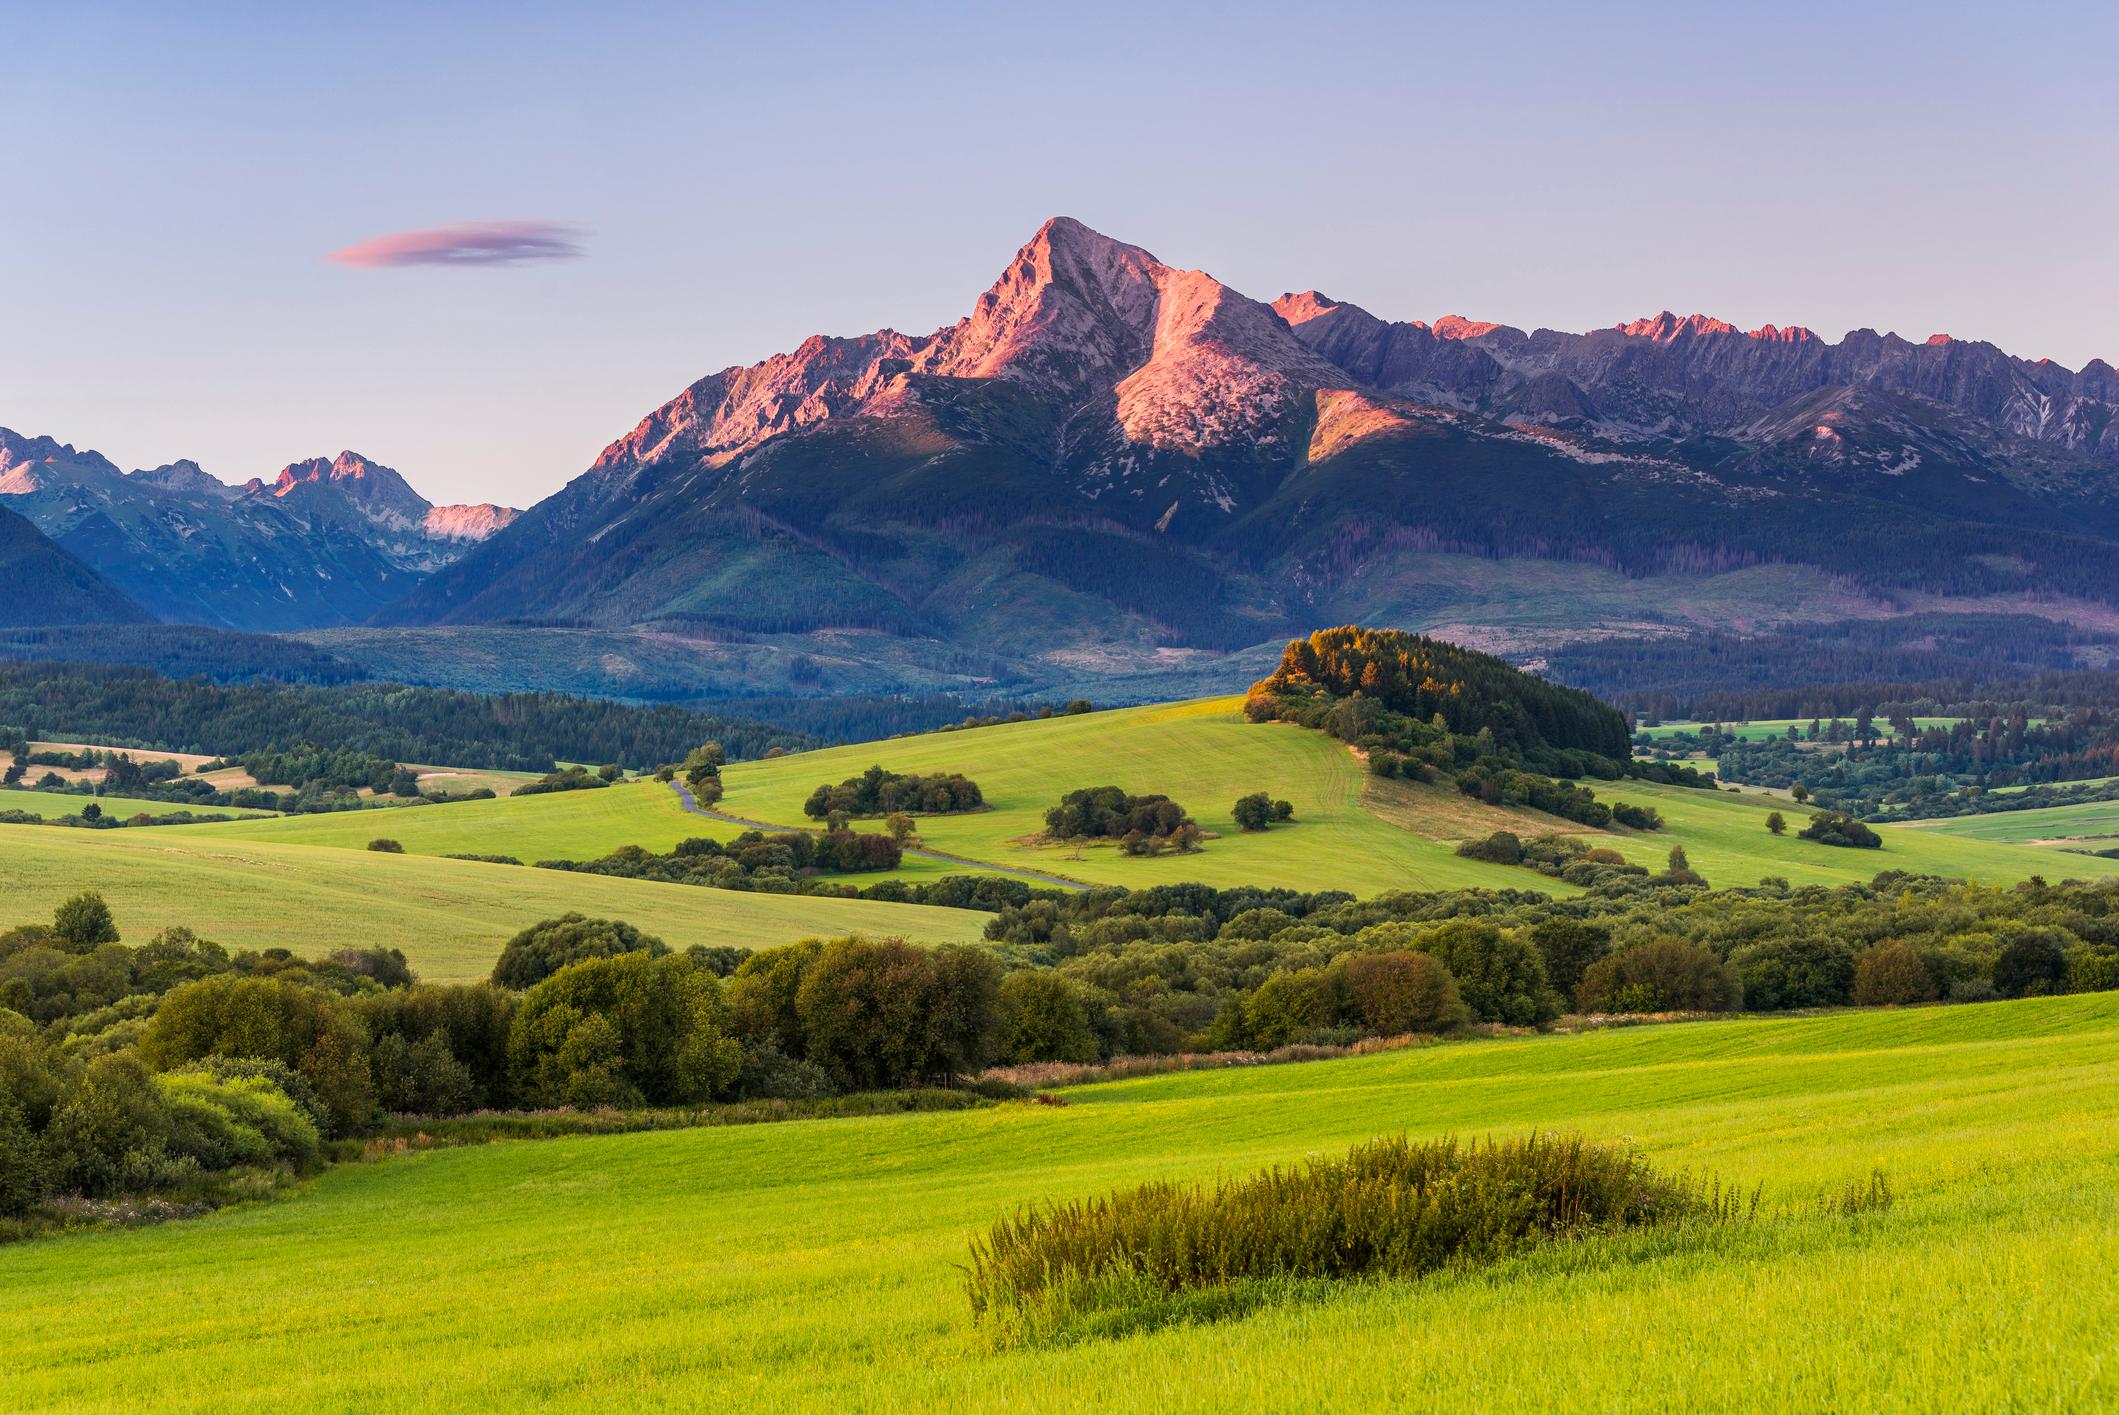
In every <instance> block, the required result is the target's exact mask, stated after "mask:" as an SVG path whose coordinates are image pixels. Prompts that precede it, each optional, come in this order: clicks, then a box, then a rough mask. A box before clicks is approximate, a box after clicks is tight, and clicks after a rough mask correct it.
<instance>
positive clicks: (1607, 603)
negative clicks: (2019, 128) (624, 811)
mask: <svg viewBox="0 0 2119 1415" xmlns="http://www.w3.org/2000/svg"><path fill="white" fill-rule="evenodd" d="M2112 397H2113V385H2112V373H2111V370H2110V368H2109V367H2107V366H2106V365H2104V364H2102V363H2094V364H2092V365H2090V366H2089V367H2088V368H2085V369H2083V370H2082V371H2080V372H2070V371H2068V370H2065V369H2062V368H2060V367H2058V366H2057V365H2053V364H2050V363H2043V362H2032V361H2027V360H2022V359H2018V358H2014V357H2012V356H2010V355H2007V354H2005V353H2003V352H2002V351H2001V350H1999V349H1996V348H1994V347H1993V346H1991V345H1987V344H1979V343H1975V342H1969V341H1964V340H1954V339H1947V340H1946V339H1937V340H1927V341H1924V342H1913V341H1909V340H1906V339H1901V338H1899V337H1897V336H1896V335H1878V334H1874V333H1872V332H1869V331H1856V332H1855V333H1853V334H1850V335H1848V336H1847V337H1846V338H1844V339H1842V340H1840V341H1839V342H1837V343H1833V342H1830V341H1827V340H1824V339H1821V338H1819V337H1818V336H1816V335H1814V334H1812V333H1811V332H1809V331H1808V330H1805V329H1801V328H1796V327H1792V326H1791V327H1787V328H1780V327H1773V326H1768V327H1766V328H1762V329H1757V330H1752V331H1749V332H1746V331H1741V330H1738V329H1736V328H1735V327H1734V326H1732V325H1730V324H1728V323H1726V322H1723V321H1719V320H1713V319H1709V318H1706V317H1703V316H1697V315H1695V316H1691V317H1686V318H1679V317H1677V316H1674V315H1669V314H1662V315H1658V316H1655V317H1653V318H1649V319H1643V320H1636V321H1633V322H1631V323H1628V324H1624V325H1621V326H1618V327H1614V328H1611V329H1604V330H1598V331H1595V332H1592V333H1587V334H1562V333H1556V332H1554V331H1550V330H1539V331H1536V332H1533V333H1525V332H1524V331H1522V330H1518V329H1515V328H1512V327H1509V326H1506V325H1501V324H1496V323H1491V322H1482V321H1477V320H1472V319H1467V318H1462V317H1456V316H1451V317H1446V318H1442V319H1438V320H1435V321H1434V322H1433V323H1432V324H1428V323H1421V322H1390V321H1386V320H1383V319H1380V318H1378V317H1376V316H1374V315H1371V314H1369V313H1368V312H1367V311H1365V310H1362V309H1361V308H1359V307H1358V306H1355V305H1352V304H1348V303H1344V302H1342V301H1338V300H1335V299H1331V298H1328V297H1326V296H1324V295H1322V294H1319V293H1317V292H1315V291H1309V292H1306V293H1301V294H1289V295H1284V296H1282V297H1281V298H1280V299H1279V300H1277V301H1275V302H1273V303H1272V304H1265V303H1261V302H1259V301H1256V300H1253V299H1251V298H1249V297H1247V296H1245V295H1243V294H1242V293H1240V292H1238V291H1236V290H1234V289H1231V288H1230V287H1229V286H1227V285H1225V284H1223V283H1222V282H1221V281H1219V280H1216V279H1215V278H1214V277H1212V276H1211V275H1208V274H1206V273H1204V272H1201V271H1197V270H1187V269H1182V268H1180V267H1177V266H1173V265H1169V264H1166V263H1165V262H1163V261H1162V260H1160V259H1158V258H1157V257H1156V256H1154V255H1152V254H1150V253H1149V252H1148V251H1146V250H1143V249H1142V248H1140V247H1138V246H1133V245H1128V244H1126V243H1124V242H1121V241H1116V240H1112V239H1110V238H1108V237H1105V236H1103V235H1100V234H1098V233H1097V232H1095V231H1093V230H1091V229H1089V228H1088V227H1087V226H1084V225H1083V224H1081V223H1080V222H1078V221H1074V220H1070V219H1067V218H1057V219H1054V220H1052V221H1049V222H1047V223H1046V224H1045V225H1044V226H1043V227H1042V228H1040V229H1039V230H1038V231H1037V233H1036V234H1035V235H1034V236H1033V237H1032V238H1031V240H1030V241H1029V242H1028V243H1027V244H1025V245H1024V246H1023V247H1022V249H1021V250H1019V251H1018V252H1017V253H1016V255H1015V257H1014V259H1013V260H1011V261H1010V262H1009V263H1008V265H1007V267H1006V268H1005V269H1004V270H1003V271H1002V272H1001V274H1000V276H999V278H998V279H996V280H995V281H994V282H993V283H992V284H991V286H990V287H989V288H988V289H987V290H986V291H985V293H984V294H982V295H980V296H979V297H978V298H977V300H976V301H975V302H974V303H973V304H972V306H971V309H970V312H969V313H968V314H966V315H965V316H964V317H963V318H962V319H960V320H958V321H956V322H955V323H953V324H950V325H948V326H945V327H944V328H941V329H938V330H935V331H934V332H932V333H930V334H925V335H907V334H903V333H900V332H898V331H895V330H889V329H885V330H879V331H876V332H874V333H871V334H865V335H857V336H854V337H850V338H839V337H829V336H824V335H818V336H814V337H812V338H810V339H808V340H806V341H804V342H803V343H802V344H801V345H800V346H799V347H798V348H796V349H794V350H793V351H791V352H789V353H785V354H780V355H775V356H774V357H772V358H769V359H766V360H765V361H763V362H761V363H757V364H753V365H750V366H747V367H741V368H730V369H724V370H722V371H721V372H718V373H714V374H710V375H708V376H707V377H705V378H702V379H700V380H699V381H698V382H696V383H694V384H692V385H691V386H690V387H688V388H686V389H685V390H684V391H683V392H682V393H680V394H679V395H678V396H677V397H675V398H674V399H672V400H670V401H669V402H668V403H666V404H664V405H663V406H662V407H660V408H658V409H656V410H655V411H654V412H652V413H650V414H649V415H648V416H647V417H646V418H644V419H642V420H641V422H640V423H639V424H638V425H637V426H636V427H634V428H633V429H632V430H631V431H630V432H628V433H627V434H625V435H624V436H622V437H620V438H619V439H618V440H616V441H615V442H613V443H612V444H611V445H610V446H609V447H607V448H606V449H605V450H604V452H603V454H602V455H601V456H600V457H599V458H598V459H597V460H596V462H595V464H594V465H593V466H591V467H590V468H589V469H588V470H587V471H586V472H584V473H583V474H582V475H581V476H580V477H578V478H576V479H575V480H574V481H573V482H572V483H570V484H569V485H568V486H566V487H565V488H564V489H563V490H561V491H560V492H558V493H557V494H556V495H554V496H552V497H550V498H549V499H547V500H546V501H544V502H542V503H540V504H539V505H537V506H535V507H533V508H532V509H531V510H529V511H528V512H526V513H524V515H523V516H522V517H521V518H520V519H519V520H518V521H516V522H514V523H513V524H512V525H509V526H507V527H506V528H504V529H502V530H500V531H498V532H497V533H496V534H494V535H493V536H492V537H491V538H490V539H488V540H486V541H485V542H483V543H482V544H480V545H479V546H477V547H476V548H475V549H473V550H471V551H470V552H469V553H468V554H466V555H464V556H463V557H462V558H461V559H459V560H457V561H455V562H454V563H452V564H450V565H447V566H445V567H443V568H442V569H439V570H437V571H436V572H434V573H433V574H432V575H431V576H429V577H428V578H427V579H426V580H425V581H424V582H423V583H422V584H421V585H420V586H419V587H418V588H417V589H416V590H415V591H414V592H413V593H412V594H410V595H409V596H408V597H407V598H406V599H404V600H403V601H402V602H401V603H399V604H396V605H394V606H391V607H389V608H388V609H386V610H384V611H383V613H382V614H381V615H380V616H379V622H381V623H385V624H488V625H494V624H523V623H531V624H537V623H562V624H567V625H574V626H587V627H595V628H602V629H612V630H621V631H630V630H640V629H646V630H652V631H655V632H658V633H663V632H674V633H677V634H680V635H685V634H689V635H693V636H707V637H711V636H714V635H726V634H730V633H744V634H761V633H762V634H816V633H837V632H840V631H856V632H872V631H882V632H883V633H884V634H886V635H889V636H895V637H896V638H897V639H898V640H899V641H912V640H917V641H920V642H939V643H941V644H943V645H959V646H962V647H963V648H964V649H966V650H967V651H971V650H976V651H977V652H979V653H981V654H985V655H988V656H989V659H990V660H993V661H1001V662H1015V663H1020V662H1026V661H1043V662H1069V663H1077V664H1078V663H1089V662H1095V663H1098V664H1132V665H1152V664H1154V663H1157V662H1160V661H1163V660H1164V659H1166V658H1167V656H1168V655H1169V654H1170V653H1173V652H1175V653H1180V654H1181V653H1184V652H1186V651H1188V650H1194V649H1207V650H1227V649H1230V648H1234V647H1239V646H1243V645H1249V644H1258V643H1264V642H1267V641H1270V640H1272V639H1274V638H1276V637H1282V636H1285V635H1286V634H1288V633H1290V632H1294V631H1296V630H1299V629H1301V628H1303V627H1304V626H1308V625H1314V624H1317V623H1324V622H1341V621H1349V620H1357V619H1358V620H1364V621H1367V622H1390V623H1402V624H1407V625H1410V626H1413V627H1441V628H1447V629H1451V630H1454V631H1458V632H1460V633H1461V634H1463V636H1465V637H1468V638H1471V639H1473V640H1475V641H1478V640H1480V638H1481V636H1482V635H1484V634H1487V633H1488V630H1487V629H1486V628H1482V624H1484V623H1485V622H1486V621H1484V620H1482V619H1481V617H1480V616H1481V614H1482V613H1484V612H1485V611H1482V609H1481V607H1480V606H1481V605H1482V604H1486V603H1497V602H1499V601H1500V600H1501V599H1504V598H1505V599H1507V600H1508V602H1509V605H1510V617H1509V630H1508V631H1509V633H1511V634H1513V635H1515V636H1516V638H1517V640H1518V641H1520V642H1523V643H1532V642H1533V641H1538V642H1559V641H1564V640H1565V639H1567V638H1568V637H1570V636H1580V635H1582V634H1585V633H1586V634H1608V633H1614V632H1622V631H1627V632H1631V631H1640V630H1641V629H1642V628H1643V627H1644V626H1646V627H1647V628H1649V629H1651V630H1653V631H1654V632H1665V631H1666V630H1667V631H1668V632H1684V631H1686V630H1687V629H1688V628H1689V627H1693V626H1694V625H1695V623H1696V621H1697V617H1698V616H1699V615H1700V614H1701V613H1702V611H1701V610H1699V609H1698V608H1697V607H1696V606H1697V601H1698V599H1699V594H1698V584H1699V580H1700V577H1702V576H1723V577H1728V576H1743V575H1745V574H1746V573H1747V572H1749V573H1750V576H1751V577H1750V579H1748V580H1742V581H1741V582H1737V581H1731V582H1729V584H1728V585H1726V586H1723V587H1721V588H1718V589H1717V591H1716V593H1717V594H1722V593H1724V592H1725V591H1726V594H1727V595H1734V596H1750V598H1743V599H1741V600H1740V602H1734V607H1733V609H1732V607H1731V603H1732V602H1730V601H1726V600H1725V601H1723V602H1721V603H1719V604H1717V606H1716V608H1715V610H1714V611H1713V612H1714V613H1716V614H1720V615H1721V616H1723V617H1725V618H1726V617H1727V616H1728V615H1729V614H1730V613H1737V614H1740V615H1746V616H1754V617H1755V618H1756V620H1757V622H1770V621H1771V620H1772V619H1773V618H1774V616H1776V615H1782V616H1795V615H1801V614H1805V613H1812V612H1816V611H1817V608H1818V603H1822V602H1824V601H1827V600H1829V601H1830V604H1829V608H1830V609H1831V610H1832V612H1837V613H1855V614H1886V615H1888V614H1893V613H1900V612H1904V611H1905V610H1906V609H1907V608H1908V607H1910V606H1918V605H1921V604H1931V603H1934V602H1937V601H1939V600H1941V599H1944V598H1947V599H1948V600H1949V602H1950V603H1952V604H1955V605H1959V606H1963V605H1980V604H1987V603H2000V602H2003V601H2007V602H2009V603H2012V604H2021V603H2022V602H2023V601H2024V600H2025V599H2026V598H2027V597H2036V598H2039V599H2040V600H2041V601H2050V602H2052V603H2055V604H2069V605H2072V604H2080V603H2083V602H2092V603H2098V604H2106V605H2109V604H2115V603H2119V575H2115V574H2114V572H2113V571H2112V570H2111V569H2110V568H2109V567H2110V565H2111V564H2112V563H2113V562H2112V561H2111V559H2110V557H2109V556H2108V555H2107V554H2106V553H2105V552H2106V547H2107V546H2108V544H2109V542H2110V541H2111V540H2112V539H2113V538H2115V537H2119V501H2115V499H2114V497H2113V495H2112V491H2111V488H2112V486H2113V481H2114V478H2113V472H2112V466H2111V461H2112V459H2113V458H2114V457H2115V456H2119V444H2115V443H2114V440H2113V438H2114V433H2113V428H2112V418H2111V414H2112V411H2113V408H2114V403H2113V401H2112ZM1540 564H1542V565H1549V566H1565V567H1572V568H1570V569H1569V570H1568V571H1567V574H1568V575H1569V576H1573V577H1574V578H1575V579H1576V580H1580V579H1581V578H1582V577H1583V576H1590V575H1592V574H1593V575H1594V576H1601V577H1602V578H1601V579H1598V580H1597V581H1596V583H1595V584H1594V585H1592V586H1590V588H1592V589H1595V590H1596V591H1597V593H1595V594H1589V593H1585V592H1582V591H1580V590H1570V591H1569V592H1567V593H1564V594H1559V595H1548V596H1547V598H1546V600H1545V601H1544V602H1543V603H1541V605H1540V606H1539V608H1538V610H1537V613H1536V614H1535V615H1526V614H1525V613H1523V612H1522V610H1523V608H1524V606H1523V603H1522V601H1521V600H1520V598H1519V597H1518V596H1519V591H1521V589H1522V587H1523V586H1524V585H1525V584H1527V583H1529V582H1530V581H1532V580H1534V579H1535V578H1536V577H1535V576H1534V575H1532V574H1531V572H1530V571H1529V570H1528V569H1527V568H1526V567H1529V566H1534V565H1540ZM1769 569H1771V570H1773V571H1774V573H1773V574H1772V575H1764V574H1763V572H1764V571H1766V570H1769ZM1584 583H1586V581H1585V582H1584ZM1628 586H1631V587H1632V588H1628ZM1791 587H1792V589H1791ZM2034 590H2035V596H2033V595H2032V592H2033V591H2034ZM1538 593H1540V594H1541V595H1542V594H1545V593H1546V591H1545V590H1543V589H1540V590H1539V591H1538ZM1791 594H1792V595H1794V597H1795V598H1794V599H1793V600H1791V599H1790V596H1791ZM1804 596H1808V597H1809V598H1808V599H1807V600H1805V599H1804V598H1803V597H1804ZM1812 601H1815V602H1812ZM1687 615H1691V616H1694V618H1693V619H1692V620H1687V619H1685V618H1684V617H1683V616H1687ZM1673 618H1675V620H1676V622H1672V620H1673ZM1541 636H1542V637H1541Z"/></svg>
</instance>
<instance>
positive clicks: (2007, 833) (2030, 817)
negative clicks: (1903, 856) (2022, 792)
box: [1907, 801, 2119, 869]
mask: <svg viewBox="0 0 2119 1415" xmlns="http://www.w3.org/2000/svg"><path fill="white" fill-rule="evenodd" d="M1907 829H1908V830H1918V831H1919V832H1920V833H1921V834H1923V835H1934V836H1940V837H1943V838H1945V839H1949V840H1966V841H1971V840H1979V841H1990V842H1995V843H2000V844H2008V845H2024V844H2028V843H2030V842H2032V841H2041V840H2083V841H2095V842H2097V843H2099V844H2101V845H2104V844H2119V838H2115V837H2119V801H2085V802H2082V803H2080V804H2078V805H2073V806H2038V807H2035V808H2033V809H2031V810H2027V811H1996V812H1992V813H1990V814H1986V815H1977V816H1951V817H1950V818H1948V819H1946V820H1938V821H1933V822H1928V823H1924V824H1922V825H1919V826H1909V827H1907ZM2070 858H2071V859H2072V858H2078V857H2070ZM2069 868H2070V869H2073V868H2074V866H2073V865H2072V864H2071V865H2070V866H2069Z"/></svg>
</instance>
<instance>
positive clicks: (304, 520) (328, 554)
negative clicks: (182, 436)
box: [0, 428, 515, 631]
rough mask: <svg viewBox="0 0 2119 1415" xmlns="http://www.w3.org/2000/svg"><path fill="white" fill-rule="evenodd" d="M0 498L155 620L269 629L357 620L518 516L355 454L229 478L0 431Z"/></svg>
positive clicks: (181, 464)
mask: <svg viewBox="0 0 2119 1415" xmlns="http://www.w3.org/2000/svg"><path fill="white" fill-rule="evenodd" d="M0 504H5V505H7V506H9V507H11V508H12V509H13V510H14V511H16V512H19V513H21V514H23V515H25V516H27V517H29V518H30V519H31V520H32V521H34V522H35V523H36V524H37V526H38V528H39V529H41V530H42V531H44V532H45V534H47V535H49V536H50V537H51V538H52V539H54V540H55V541H57V542H58V543H59V544H61V545H63V546H65V547H66V548H67V549H68V550H70V551H72V552H73V553H74V554H75V555H77V556H79V557H80V558H81V559H82V560H83V561H85V562H87V563H88V564H89V565H91V566H93V567H95V568H96V570H98V571H99V572H100V573H101V574H102V575H103V576H104V577H106V578H107V579H109V580H110V581H111V583H113V584H115V585H117V586H119V587H120V588H121V589H123V590H124V591H126V592H127V593H128V594H130V595H131V596H132V597H133V598H134V599H136V600H137V601H138V602H139V603H140V604H141V605H143V606H145V607H146V608H147V609H148V610H150V611H151V612H152V613H153V614H154V615H155V616H156V617H158V618H161V619H165V620H170V621H174V622H179V623H190V624H205V625H212V626H216V627H222V628H234V629H249V630H268V631H270V630H286V629H312V628H324V627H330V626H334V625H342V624H353V623H359V622H361V621H363V620H365V619H367V618H368V617H369V616H371V615H373V614H374V613H376V611H378V610H379V609H381V608H383V607H384V606H385V605H388V604H390V603H391V602H392V601H394V600H396V599H398V598H399V597H401V596H402V595H404V594H406V593H407V592H408V591H410V590H411V589H412V588H413V587H414V586H415V585H416V584H417V583H418V582H419V579H420V577H421V576H422V575H424V574H426V573H427V572H429V571H432V570H434V569H437V568H439V567H440V566H442V565H446V564H447V563H449V562H450V561H451V560H453V559H455V558H456V557H458V556H460V555H461V554H463V552H464V551H465V550H466V549H467V548H468V547H469V546H471V545H473V544H475V543H477V542H478V541H479V540H481V539H483V538H484V537H485V536H487V535H490V534H492V532H493V531H494V530H497V529H499V528H500V527H502V526H505V525H506V524H507V523H508V522H509V521H510V520H512V519H513V517H514V515H515V513H514V512H513V511H511V510H508V509H506V508H504V507H497V506H444V507H437V506H434V505H432V504H430V503H429V502H428V501H427V500H426V499H425V498H423V497H421V496H420V495H419V494H418V493H417V492H415V491H413V490H412V488H411V487H410V486H409V485H407V484H406V482H405V480H404V478H403V477H401V476H399V475H398V474H397V473H396V472H395V471H393V470H391V469H390V468H388V467H385V466H382V465H380V464H379V463H375V462H371V461H369V460H368V459H366V458H364V457H361V456H359V455H357V454H355V453H352V452H342V453H340V454H339V456H338V457H337V458H336V459H334V460H329V461H327V460H325V459H323V458H316V459H313V460H311V461H307V462H298V463H295V464H293V465H292V466H289V467H287V468H286V469H285V470H283V471H282V472H281V473H280V474H279V475H278V477H277V478H276V479H275V480H273V481H271V482H266V481H262V480H253V481H251V482H249V483H247V484H245V485H243V486H230V485H228V484H227V483H225V482H222V481H220V480H219V479H217V478H215V477H212V476H209V475H208V474H207V473H206V472H204V471H202V470H201V469H200V468H199V466H198V464H197V463H194V462H188V461H184V462H172V463H169V464H167V465H165V466H161V467H156V468H154V469H153V470H150V471H135V472H129V473H128V472H121V471H119V470H118V468H117V467H116V466H115V465H113V464H112V463H111V462H110V460H109V459H108V458H106V457H104V456H102V455H101V454H100V453H97V452H93V451H87V450H81V451H76V450H75V449H74V448H73V447H71V446H68V445H67V444H65V443H60V442H55V441H53V440H52V439H51V438H48V437H34V438H32V437H23V436H21V435H19V434H16V433H13V432H10V431H8V430H7V429H5V428H0Z"/></svg>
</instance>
